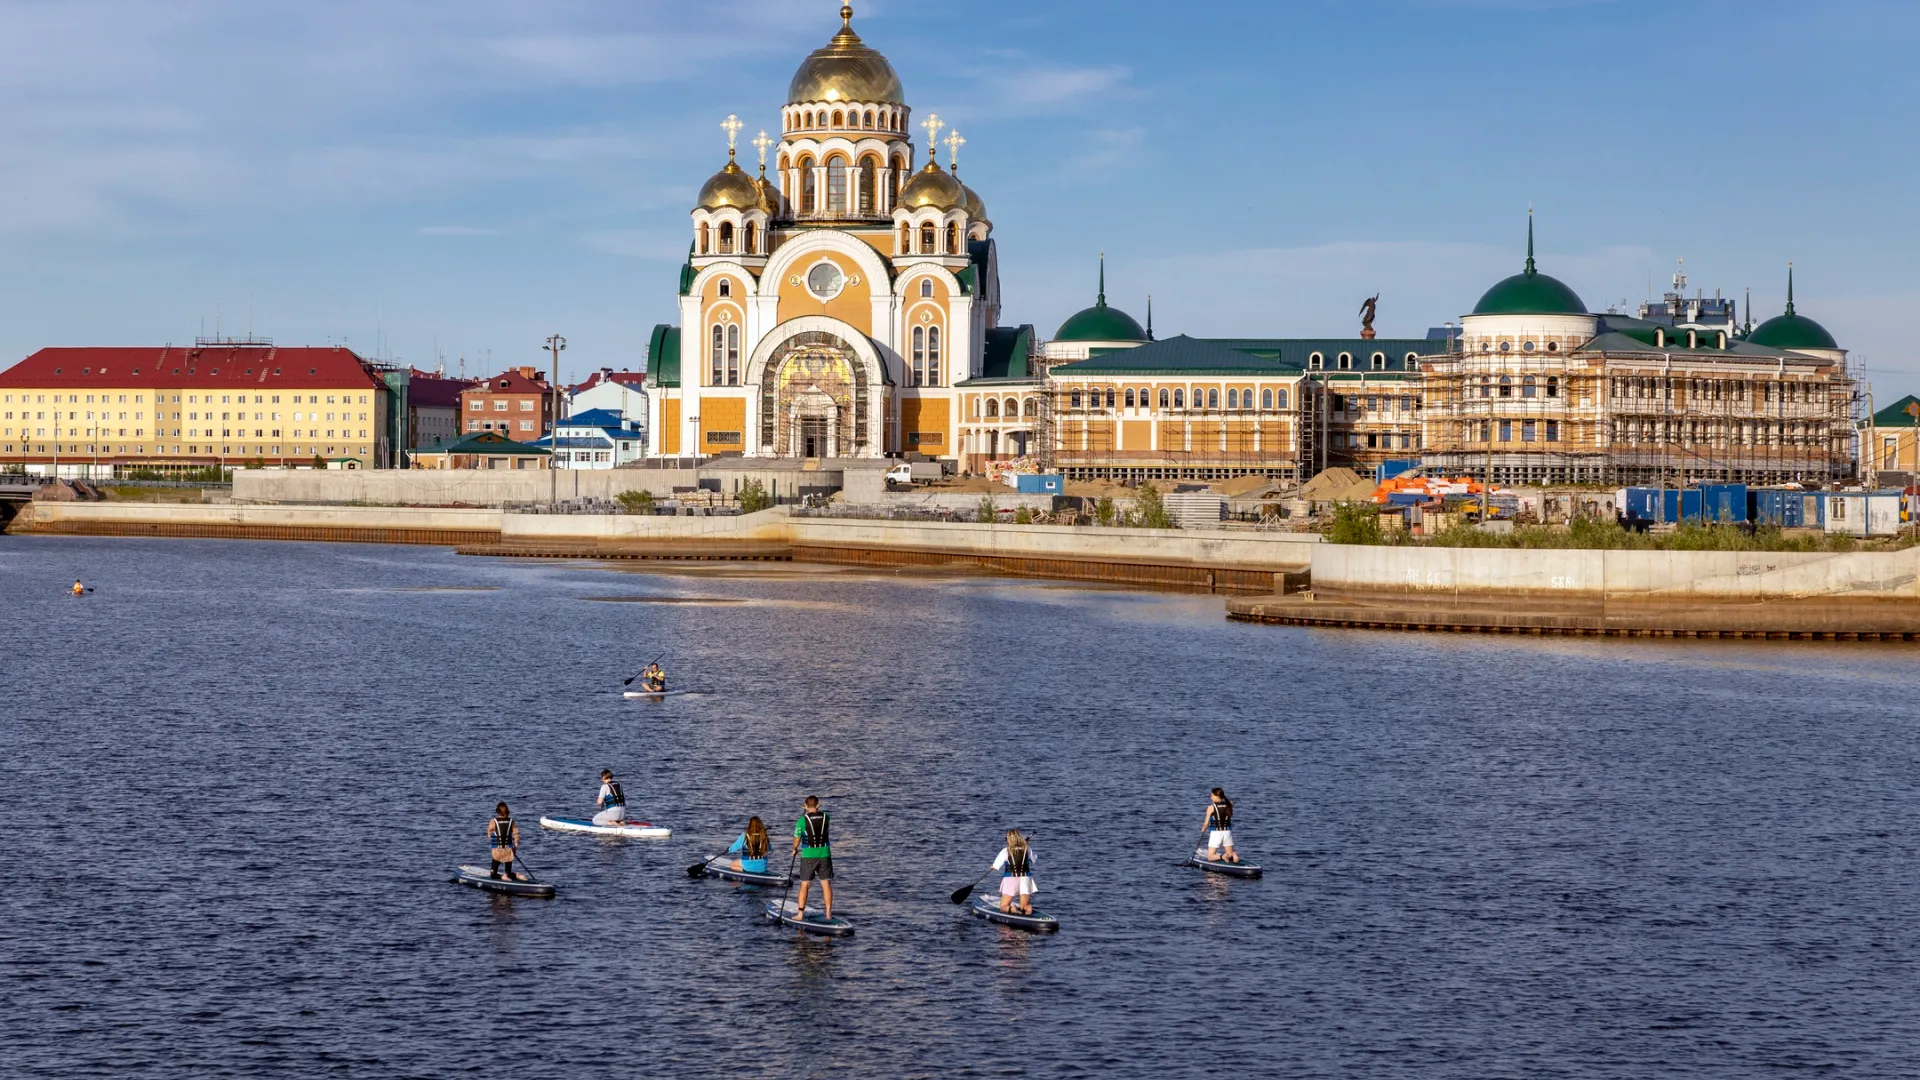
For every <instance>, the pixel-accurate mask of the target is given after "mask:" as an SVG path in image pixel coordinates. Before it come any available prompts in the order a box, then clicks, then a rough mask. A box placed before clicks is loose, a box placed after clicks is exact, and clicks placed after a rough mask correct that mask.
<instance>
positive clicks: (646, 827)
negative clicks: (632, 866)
mask: <svg viewBox="0 0 1920 1080" xmlns="http://www.w3.org/2000/svg"><path fill="white" fill-rule="evenodd" d="M540 827H541V828H543V829H553V830H554V831H556V832H583V833H592V834H593V835H595V836H634V837H639V838H641V839H644V840H662V839H665V838H666V837H669V836H672V835H673V830H672V829H670V828H668V827H666V826H665V825H655V824H653V823H652V822H650V821H623V822H621V823H620V824H618V825H595V824H594V823H593V822H592V821H589V820H585V819H582V818H570V817H543V818H541V819H540Z"/></svg>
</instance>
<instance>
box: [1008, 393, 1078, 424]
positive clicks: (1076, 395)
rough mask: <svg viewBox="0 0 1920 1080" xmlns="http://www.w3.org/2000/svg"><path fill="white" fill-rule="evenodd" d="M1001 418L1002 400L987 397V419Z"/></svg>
mask: <svg viewBox="0 0 1920 1080" xmlns="http://www.w3.org/2000/svg"><path fill="white" fill-rule="evenodd" d="M1074 396H1075V397H1078V396H1079V395H1078V394H1075V395H1074ZM999 418H1000V402H999V401H998V400H997V399H995V398H988V399H987V419H989V420H998V419H999Z"/></svg>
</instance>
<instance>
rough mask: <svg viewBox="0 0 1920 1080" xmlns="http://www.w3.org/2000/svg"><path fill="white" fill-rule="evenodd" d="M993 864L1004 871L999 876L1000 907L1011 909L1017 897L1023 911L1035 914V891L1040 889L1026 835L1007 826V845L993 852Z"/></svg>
mask: <svg viewBox="0 0 1920 1080" xmlns="http://www.w3.org/2000/svg"><path fill="white" fill-rule="evenodd" d="M993 868H994V869H995V870H999V871H1001V873H1002V875H1003V876H1002V877H1001V878H1000V910H1001V911H1006V912H1011V911H1012V910H1013V904H1014V901H1015V900H1018V901H1019V902H1020V914H1022V915H1031V914H1033V894H1034V893H1035V892H1036V891H1038V890H1036V889H1035V887H1034V884H1033V847H1032V846H1031V845H1029V844H1028V843H1027V838H1026V837H1024V836H1022V835H1020V830H1018V829H1008V830H1007V846H1006V847H1003V848H1001V849H1000V854H998V855H996V856H994V859H993Z"/></svg>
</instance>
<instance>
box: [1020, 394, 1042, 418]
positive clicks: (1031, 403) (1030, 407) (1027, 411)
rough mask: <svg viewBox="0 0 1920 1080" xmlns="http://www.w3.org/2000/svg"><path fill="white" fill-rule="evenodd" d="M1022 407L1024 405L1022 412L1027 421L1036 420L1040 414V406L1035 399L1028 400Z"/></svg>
mask: <svg viewBox="0 0 1920 1080" xmlns="http://www.w3.org/2000/svg"><path fill="white" fill-rule="evenodd" d="M1021 405H1022V408H1021V410H1020V412H1021V414H1022V415H1024V416H1025V417H1026V418H1027V419H1029V420H1031V419H1033V418H1034V416H1036V415H1037V414H1038V406H1037V404H1036V400H1035V399H1034V398H1028V399H1027V400H1026V401H1024V402H1022V403H1021Z"/></svg>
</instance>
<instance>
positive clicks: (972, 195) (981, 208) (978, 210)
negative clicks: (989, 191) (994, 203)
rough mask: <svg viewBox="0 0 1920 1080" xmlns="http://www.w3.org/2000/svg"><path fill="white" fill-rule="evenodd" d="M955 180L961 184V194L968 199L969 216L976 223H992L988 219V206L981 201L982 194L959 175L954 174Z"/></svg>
mask: <svg viewBox="0 0 1920 1080" xmlns="http://www.w3.org/2000/svg"><path fill="white" fill-rule="evenodd" d="M953 179H954V180H955V182H957V183H959V184H960V192H961V194H963V195H965V196H966V197H967V216H968V217H970V218H972V219H973V220H975V221H992V219H991V218H989V217H987V204H986V203H985V202H983V201H981V198H980V193H979V192H977V191H975V190H973V189H972V188H970V187H968V186H967V185H966V182H965V181H962V180H961V179H960V174H959V173H957V172H956V173H954V174H953Z"/></svg>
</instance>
